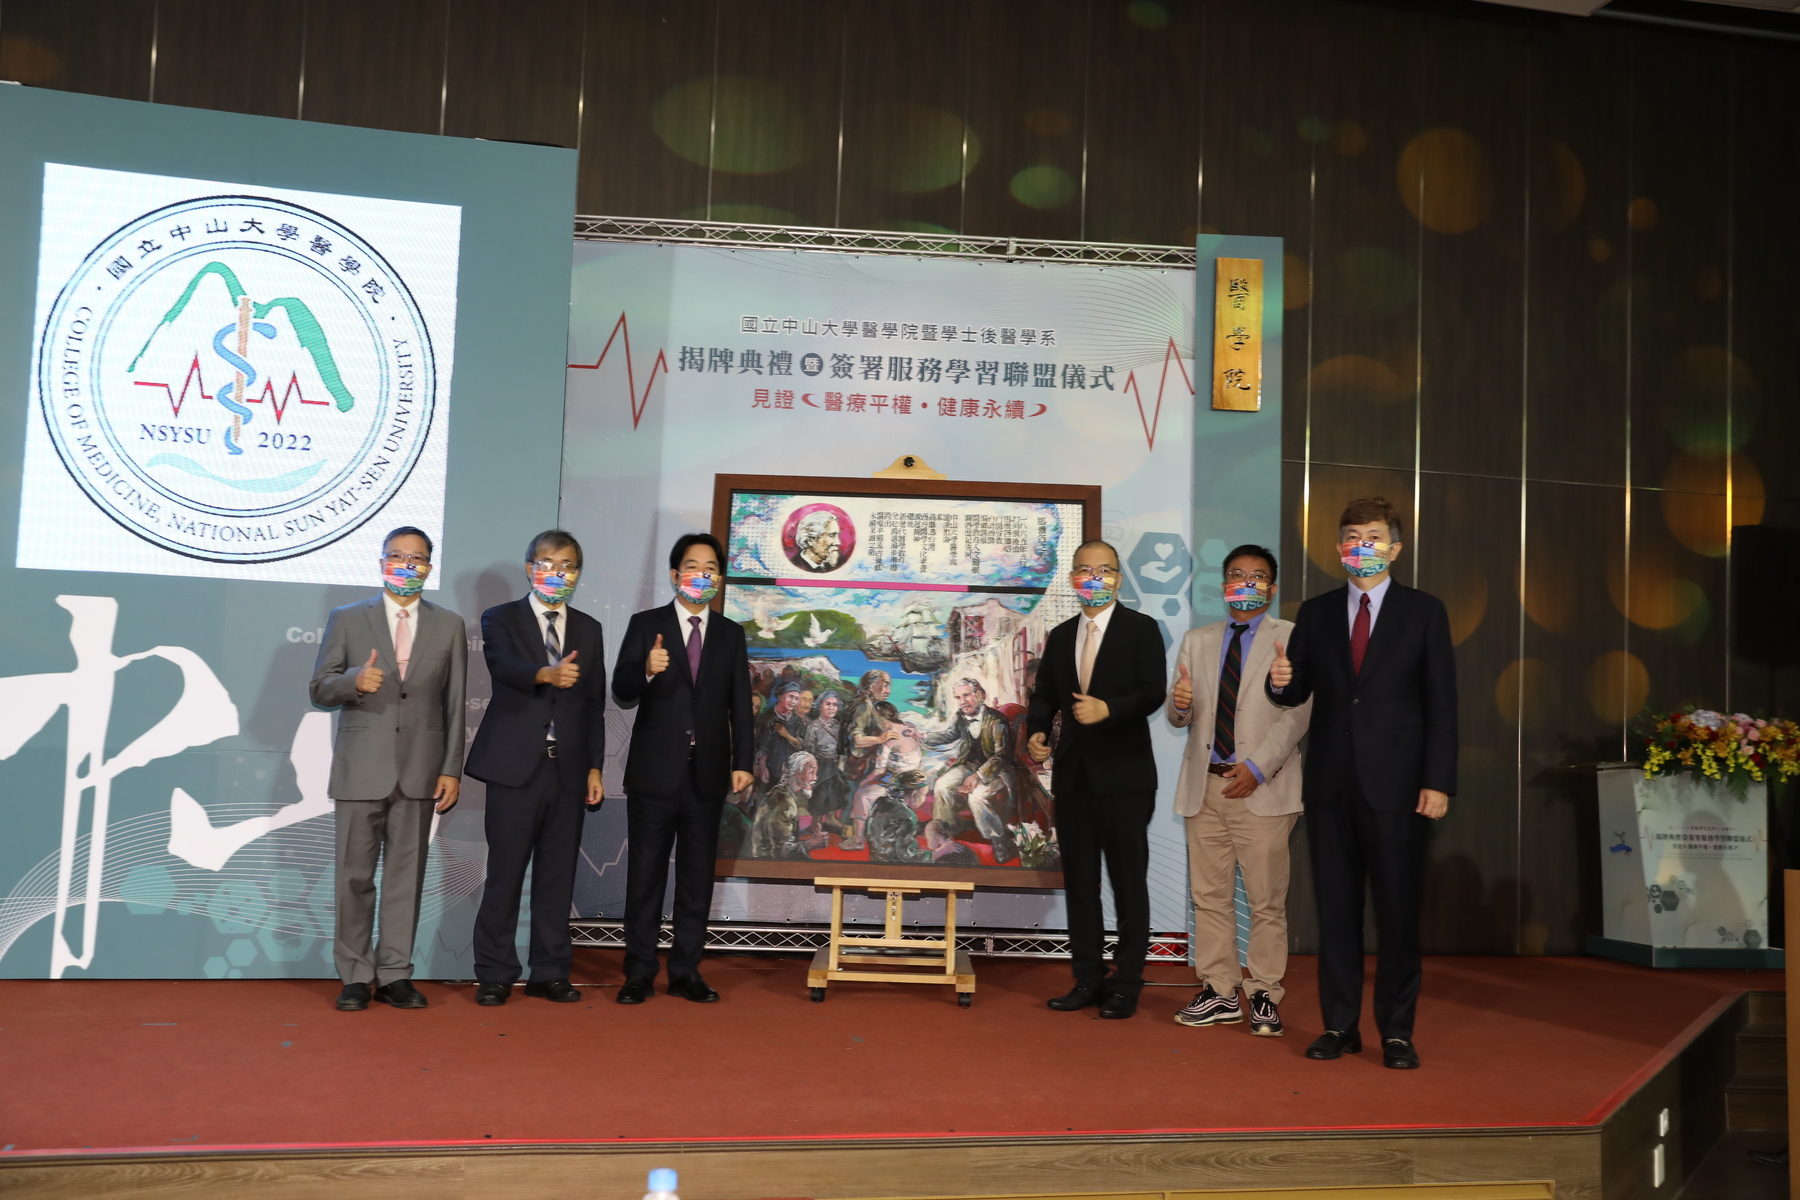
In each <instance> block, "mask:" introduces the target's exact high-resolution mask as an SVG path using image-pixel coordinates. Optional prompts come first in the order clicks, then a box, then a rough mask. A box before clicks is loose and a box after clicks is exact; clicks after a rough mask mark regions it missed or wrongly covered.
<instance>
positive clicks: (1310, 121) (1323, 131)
mask: <svg viewBox="0 0 1800 1200" xmlns="http://www.w3.org/2000/svg"><path fill="white" fill-rule="evenodd" d="M1294 131H1295V132H1296V133H1298V134H1299V135H1300V140H1301V141H1303V142H1311V143H1312V144H1313V145H1315V146H1319V145H1323V144H1324V143H1326V142H1329V141H1330V140H1331V138H1332V135H1333V134H1334V133H1335V132H1336V131H1335V130H1334V129H1332V127H1331V122H1330V121H1327V120H1326V119H1325V118H1324V117H1301V118H1300V120H1299V121H1298V122H1297V123H1296V124H1295V126H1294Z"/></svg>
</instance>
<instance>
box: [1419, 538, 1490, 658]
mask: <svg viewBox="0 0 1800 1200" xmlns="http://www.w3.org/2000/svg"><path fill="white" fill-rule="evenodd" d="M1434 549H1435V551H1436V554H1437V556H1438V558H1439V560H1440V561H1439V562H1438V563H1437V564H1435V565H1436V566H1437V567H1439V568H1441V569H1437V570H1434V571H1433V572H1432V578H1433V582H1434V586H1435V590H1436V591H1437V595H1438V599H1440V600H1442V601H1443V602H1444V608H1445V609H1447V610H1448V611H1449V615H1450V641H1451V642H1452V643H1453V644H1454V645H1458V646H1460V645H1462V644H1463V643H1464V642H1466V641H1468V640H1469V638H1470V637H1471V636H1473V635H1474V633H1475V631H1476V630H1477V629H1479V628H1481V619H1482V618H1483V617H1485V616H1486V615H1487V606H1488V575H1487V569H1486V568H1485V567H1483V566H1482V565H1481V560H1480V559H1479V558H1478V557H1476V555H1477V554H1478V553H1479V548H1478V547H1463V546H1460V545H1458V546H1437V547H1435V548H1434Z"/></svg>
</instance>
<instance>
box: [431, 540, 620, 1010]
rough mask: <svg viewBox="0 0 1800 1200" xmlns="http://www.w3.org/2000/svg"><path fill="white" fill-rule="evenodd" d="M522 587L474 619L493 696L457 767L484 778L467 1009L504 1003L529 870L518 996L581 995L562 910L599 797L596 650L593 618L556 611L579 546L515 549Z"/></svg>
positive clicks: (599, 644)
mask: <svg viewBox="0 0 1800 1200" xmlns="http://www.w3.org/2000/svg"><path fill="white" fill-rule="evenodd" d="M525 574H526V578H527V580H528V581H529V583H530V585H531V591H530V592H529V593H528V594H527V595H526V596H525V598H524V599H522V600H512V601H509V602H507V603H505V604H496V605H495V606H494V607H493V608H490V609H488V610H487V611H486V612H484V613H482V614H481V639H482V653H483V656H484V657H485V658H486V660H487V669H488V677H489V678H490V679H491V680H492V681H493V698H492V699H491V700H489V701H488V709H487V715H486V716H485V717H484V718H483V719H482V722H481V728H480V729H479V730H478V731H477V732H476V734H475V744H474V745H473V746H471V747H470V748H469V760H468V762H467V763H466V764H465V765H464V767H463V770H464V771H465V772H466V773H467V774H469V775H473V776H474V777H475V778H476V779H480V780H483V781H485V782H486V783H487V785H488V788H487V816H486V822H485V823H486V829H487V843H488V860H487V883H486V885H485V886H484V887H483V889H482V893H481V907H480V908H479V909H478V910H477V911H476V914H475V939H474V940H475V979H476V981H477V983H479V984H480V986H479V987H478V988H477V989H476V992H475V1000H476V1003H478V1004H484V1005H489V1006H492V1005H497V1004H505V1003H506V998H507V996H508V995H509V994H510V992H511V990H512V985H513V981H514V980H516V979H518V977H519V952H518V948H517V946H516V944H515V943H516V939H517V936H518V925H519V893H520V891H521V890H522V889H523V887H524V885H525V871H526V869H527V868H530V870H531V954H530V959H531V975H530V977H529V980H528V981H527V983H526V984H525V994H526V995H527V996H541V997H543V998H544V999H546V1000H554V1001H557V1002H558V1003H561V1004H569V1003H573V1002H574V1001H576V1000H579V999H581V993H580V992H579V991H578V990H577V989H576V988H575V986H574V985H573V984H571V983H570V982H569V964H570V963H571V961H572V960H573V957H574V955H573V950H572V947H571V946H570V943H569V905H570V903H571V901H572V900H573V897H574V894H575V860H576V857H577V856H578V855H579V854H580V853H581V826H582V813H583V809H584V807H585V809H586V811H587V812H593V811H595V810H597V809H598V808H599V807H600V801H601V798H602V797H603V796H604V795H605V792H604V789H603V787H602V785H601V779H600V771H601V768H602V767H604V766H605V764H606V669H605V660H606V652H605V645H604V639H603V636H602V631H601V628H600V622H598V621H596V620H594V618H592V617H590V616H588V615H587V614H586V613H583V612H577V611H576V610H575V609H573V608H570V607H569V606H568V601H569V598H570V597H571V596H573V595H574V594H575V583H576V580H577V579H579V578H580V576H581V544H580V543H579V542H577V541H576V540H575V539H574V537H572V536H571V535H569V534H567V533H564V532H563V531H562V530H560V529H547V530H545V531H544V532H543V533H540V534H538V535H537V536H536V537H534V538H532V539H531V544H530V546H528V547H527V548H526V551H525Z"/></svg>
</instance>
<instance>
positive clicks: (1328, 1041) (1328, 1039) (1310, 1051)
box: [1306, 1029, 1362, 1059]
mask: <svg viewBox="0 0 1800 1200" xmlns="http://www.w3.org/2000/svg"><path fill="white" fill-rule="evenodd" d="M1361 1053H1362V1035H1361V1034H1360V1033H1357V1032H1356V1031H1355V1030H1354V1029H1352V1030H1350V1031H1348V1032H1345V1031H1344V1030H1342V1029H1327V1030H1326V1031H1325V1032H1324V1033H1321V1034H1320V1035H1319V1036H1318V1037H1317V1038H1315V1039H1314V1040H1313V1044H1312V1045H1310V1046H1308V1047H1307V1048H1306V1057H1308V1058H1320V1059H1331V1058H1342V1057H1343V1056H1344V1055H1346V1054H1361Z"/></svg>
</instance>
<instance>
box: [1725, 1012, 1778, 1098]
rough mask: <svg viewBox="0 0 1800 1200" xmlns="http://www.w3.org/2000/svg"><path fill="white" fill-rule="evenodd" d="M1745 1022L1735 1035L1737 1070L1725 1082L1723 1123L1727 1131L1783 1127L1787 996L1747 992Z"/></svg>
mask: <svg viewBox="0 0 1800 1200" xmlns="http://www.w3.org/2000/svg"><path fill="white" fill-rule="evenodd" d="M1749 1001H1750V1006H1749V1011H1748V1013H1747V1014H1746V1015H1747V1016H1748V1017H1749V1022H1748V1023H1747V1024H1746V1025H1745V1026H1744V1027H1743V1028H1742V1029H1741V1030H1739V1031H1738V1035H1737V1074H1736V1075H1735V1076H1733V1077H1732V1080H1731V1082H1730V1083H1728V1084H1726V1085H1725V1127H1726V1129H1728V1130H1731V1131H1733V1132H1741V1133H1751V1132H1764V1131H1769V1132H1774V1131H1779V1130H1785V1129H1786V1128H1787V1108H1788V1099H1787V1087H1788V1078H1787V997H1786V994H1785V993H1783V992H1751V993H1750V995H1749Z"/></svg>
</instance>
